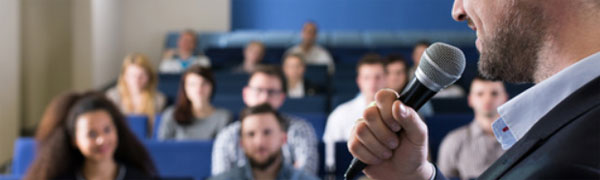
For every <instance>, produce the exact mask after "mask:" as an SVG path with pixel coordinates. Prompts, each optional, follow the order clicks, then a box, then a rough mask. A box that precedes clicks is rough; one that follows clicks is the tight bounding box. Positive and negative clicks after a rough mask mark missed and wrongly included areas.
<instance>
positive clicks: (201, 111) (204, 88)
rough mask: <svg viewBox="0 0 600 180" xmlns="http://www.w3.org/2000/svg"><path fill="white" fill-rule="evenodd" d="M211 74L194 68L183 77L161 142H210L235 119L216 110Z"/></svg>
mask: <svg viewBox="0 0 600 180" xmlns="http://www.w3.org/2000/svg"><path fill="white" fill-rule="evenodd" d="M215 87H216V86H215V79H214V77H213V74H212V71H211V70H210V69H208V68H205V67H201V66H197V65H196V66H192V67H190V68H188V70H187V71H186V72H185V73H184V74H183V76H181V81H180V83H179V92H178V94H177V102H176V104H175V105H174V107H170V108H168V109H167V110H165V113H164V114H163V116H162V118H161V119H162V122H161V124H160V127H159V130H158V139H160V140H168V139H175V140H211V139H213V138H215V136H216V135H217V133H218V132H219V130H221V129H223V128H224V127H225V126H226V125H227V124H228V123H229V122H230V121H231V119H233V118H232V115H231V113H230V112H229V111H227V110H225V109H219V108H215V107H213V106H212V105H211V103H210V101H211V99H212V97H213V96H214V93H215Z"/></svg>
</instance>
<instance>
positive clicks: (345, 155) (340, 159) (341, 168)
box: [335, 142, 363, 179]
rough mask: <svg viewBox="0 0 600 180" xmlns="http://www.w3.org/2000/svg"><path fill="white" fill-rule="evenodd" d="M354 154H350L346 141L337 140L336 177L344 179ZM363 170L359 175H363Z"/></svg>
mask: <svg viewBox="0 0 600 180" xmlns="http://www.w3.org/2000/svg"><path fill="white" fill-rule="evenodd" d="M352 159H354V156H352V154H350V151H348V146H347V143H346V142H336V143H335V177H336V179H343V178H344V173H345V172H346V169H348V166H350V162H352ZM362 175H363V173H362V172H361V173H360V174H359V175H358V176H357V177H360V176H362Z"/></svg>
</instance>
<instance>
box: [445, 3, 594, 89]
mask: <svg viewBox="0 0 600 180" xmlns="http://www.w3.org/2000/svg"><path fill="white" fill-rule="evenodd" d="M598 15H600V8H599V7H598V1H564V0H549V1H536V0H507V1H489V2H488V1H480V0H455V1H454V7H453V9H452V16H453V18H454V19H455V20H456V21H467V24H468V26H469V27H470V28H472V29H473V30H475V32H476V34H477V40H476V43H475V44H476V47H477V49H478V50H479V52H480V58H479V59H480V60H479V66H478V67H479V72H481V74H482V75H483V76H485V77H486V78H489V79H498V80H503V81H508V82H514V83H520V82H536V81H538V82H539V81H540V80H542V79H544V78H545V77H547V76H548V75H549V74H548V73H550V74H552V73H555V72H557V71H556V70H557V69H553V68H559V67H560V66H563V67H564V64H565V63H568V62H565V61H573V60H575V61H576V60H578V59H580V58H583V57H585V56H582V57H572V56H581V55H584V54H585V52H586V51H590V49H589V48H590V47H593V48H596V49H595V50H592V51H593V52H597V50H598V49H597V48H598V45H597V44H598V43H597V42H598V38H599V36H598V33H596V32H595V31H590V32H586V31H582V29H590V30H591V29H597V28H598V26H599V25H598V23H597V22H598V18H597V17H598ZM581 52H583V53H584V54H581ZM558 56H566V57H558ZM553 58H560V59H559V60H557V62H548V61H549V60H552V59H553ZM571 58H572V59H571ZM561 61H562V62H561ZM541 62H544V63H543V64H540V63H541ZM553 71H555V72H553Z"/></svg>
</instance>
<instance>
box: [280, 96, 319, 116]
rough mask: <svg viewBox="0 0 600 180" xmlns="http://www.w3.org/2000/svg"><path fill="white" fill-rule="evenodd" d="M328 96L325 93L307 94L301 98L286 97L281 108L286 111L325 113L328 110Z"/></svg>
mask: <svg viewBox="0 0 600 180" xmlns="http://www.w3.org/2000/svg"><path fill="white" fill-rule="evenodd" d="M327 105H328V104H327V97H326V96H324V95H315V96H306V97H304V98H300V99H290V98H288V99H286V100H285V102H284V103H283V106H281V108H280V109H279V111H281V112H286V113H306V112H311V113H325V112H327Z"/></svg>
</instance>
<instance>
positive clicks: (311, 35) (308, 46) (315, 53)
mask: <svg viewBox="0 0 600 180" xmlns="http://www.w3.org/2000/svg"><path fill="white" fill-rule="evenodd" d="M317 32H318V29H317V24H315V23H314V22H310V21H309V22H306V23H304V26H303V27H302V32H301V37H302V41H301V42H300V44H298V45H296V46H294V47H291V48H290V49H288V50H287V51H286V53H285V54H302V55H303V56H304V59H306V64H310V65H327V67H328V70H329V73H330V74H333V72H334V70H335V64H334V62H333V58H332V57H331V55H330V54H329V52H328V51H327V49H325V48H323V47H321V46H319V45H318V44H317Z"/></svg>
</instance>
